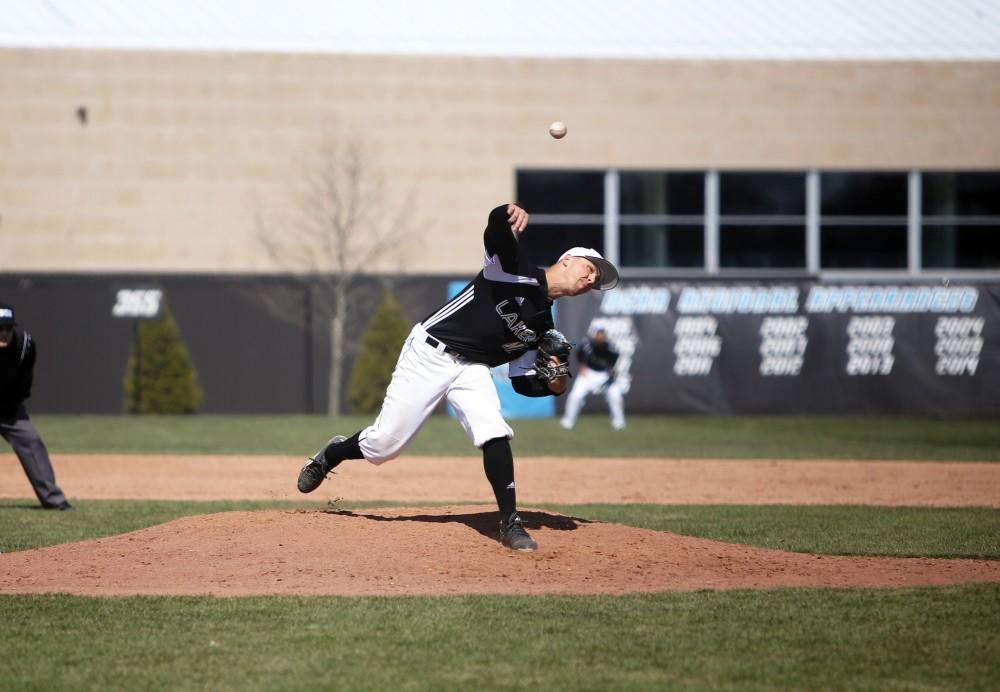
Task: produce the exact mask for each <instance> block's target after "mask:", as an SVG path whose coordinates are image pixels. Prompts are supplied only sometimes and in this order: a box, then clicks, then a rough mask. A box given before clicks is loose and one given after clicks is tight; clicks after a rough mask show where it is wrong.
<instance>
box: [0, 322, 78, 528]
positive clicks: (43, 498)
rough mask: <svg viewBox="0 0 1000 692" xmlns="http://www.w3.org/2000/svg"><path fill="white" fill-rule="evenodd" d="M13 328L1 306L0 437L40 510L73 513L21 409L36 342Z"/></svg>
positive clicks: (27, 392) (28, 392)
mask: <svg viewBox="0 0 1000 692" xmlns="http://www.w3.org/2000/svg"><path fill="white" fill-rule="evenodd" d="M16 327H17V322H15V321H14V308H12V307H11V306H9V305H6V304H4V303H0V435H3V439H5V440H7V442H9V443H10V446H11V447H13V448H14V454H16V455H17V458H18V459H19V460H20V461H21V466H22V468H24V472H25V473H26V474H27V475H28V480H29V481H31V487H32V488H34V490H35V495H37V496H38V500H39V502H41V503H42V507H44V508H45V509H58V510H61V511H66V510H69V509H73V506H72V505H71V504H70V503H69V502H67V501H66V496H65V495H63V491H62V490H60V489H59V486H58V485H56V477H55V474H54V473H53V471H52V462H51V461H49V452H48V450H47V449H46V448H45V443H44V442H42V438H41V437H40V436H39V435H38V430H36V429H35V425H34V423H32V422H31V418H29V417H28V410H27V409H26V408H24V400H25V399H27V398H28V397H30V396H31V383H32V380H33V378H34V370H35V340H34V339H32V338H31V334H29V333H28V332H27V331H25V330H24V329H17V328H16Z"/></svg>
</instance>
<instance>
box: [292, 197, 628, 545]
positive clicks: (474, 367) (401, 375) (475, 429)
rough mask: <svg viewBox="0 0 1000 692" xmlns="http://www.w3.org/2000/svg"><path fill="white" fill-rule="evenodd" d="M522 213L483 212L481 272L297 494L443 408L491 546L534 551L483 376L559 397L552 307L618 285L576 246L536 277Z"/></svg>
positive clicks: (561, 350) (409, 434)
mask: <svg viewBox="0 0 1000 692" xmlns="http://www.w3.org/2000/svg"><path fill="white" fill-rule="evenodd" d="M527 226H528V214H527V213H526V212H525V211H524V210H523V209H521V208H520V207H518V206H516V205H514V204H507V205H501V206H499V207H497V208H496V209H494V210H493V211H492V212H490V215H489V220H488V222H487V226H486V231H485V232H484V233H483V242H484V245H485V256H484V258H483V269H482V271H481V272H479V274H477V275H476V277H475V278H474V279H473V280H472V281H471V282H470V283H469V284H468V285H467V286H466V287H465V288H464V289H462V291H460V292H459V293H458V295H456V296H455V297H454V298H452V299H451V300H450V301H448V302H447V303H445V304H444V305H443V306H442V307H441V308H439V309H438V310H436V311H434V312H433V313H431V314H430V315H428V316H427V317H426V318H425V319H424V320H423V321H422V322H420V323H419V324H417V325H416V326H415V327H414V328H413V330H412V331H411V332H410V335H409V336H408V337H407V339H406V342H405V343H404V344H403V349H402V351H401V352H400V355H399V360H398V361H397V363H396V369H395V370H394V371H393V374H392V380H391V381H390V383H389V387H388V389H387V390H386V393H385V400H384V401H383V402H382V410H381V411H380V412H379V415H378V417H377V418H376V419H375V422H374V423H372V424H371V425H370V426H368V427H367V428H364V429H363V430H360V431H358V432H357V433H355V434H354V435H352V436H351V437H350V438H345V437H343V436H340V435H338V436H336V437H334V438H333V439H331V440H330V441H329V442H328V443H327V445H326V446H325V447H324V448H323V449H321V450H320V451H319V452H317V453H316V455H315V456H314V457H313V458H312V459H310V461H309V463H307V464H306V465H305V466H304V467H302V470H301V471H300V472H299V480H298V488H299V490H300V491H301V492H303V493H308V492H312V491H313V490H315V489H316V488H318V487H319V486H320V484H321V483H322V482H323V479H324V478H325V477H326V474H327V473H328V472H329V471H330V470H331V469H333V468H334V467H336V466H337V465H338V464H340V463H341V462H342V461H344V460H345V459H362V458H363V459H367V460H368V461H369V462H371V463H373V464H381V463H383V462H386V461H389V460H390V459H393V458H395V457H397V456H399V454H400V453H401V452H402V451H403V450H404V449H405V448H406V446H407V445H408V444H409V443H410V441H411V440H412V439H413V437H414V436H415V435H416V434H417V432H418V431H419V430H420V427H421V426H422V425H423V424H424V421H426V420H427V417H428V416H430V415H431V413H433V411H434V409H435V408H436V407H437V406H438V404H440V402H441V401H442V400H446V401H447V402H448V403H449V404H451V405H452V407H453V408H454V409H455V412H456V413H457V415H458V420H459V422H460V423H461V425H462V427H463V428H464V429H465V432H466V434H468V436H469V438H470V439H471V440H472V443H473V444H474V445H475V446H476V447H479V448H480V449H482V450H483V467H484V469H485V471H486V477H487V479H488V480H489V482H490V485H492V486H493V493H494V495H495V496H496V501H497V506H498V507H499V509H500V540H501V542H502V543H503V545H505V546H507V547H509V548H511V549H514V550H521V551H533V550H535V549H537V547H538V546H537V544H536V543H535V541H534V540H532V538H531V537H530V536H529V535H528V533H527V531H525V530H524V526H523V525H522V522H521V518H520V516H518V514H517V501H516V496H515V492H514V458H513V454H512V452H511V448H510V438H511V437H513V436H514V433H513V431H512V430H511V428H510V426H509V425H507V423H506V421H505V420H504V419H503V416H502V415H501V412H500V398H499V396H498V395H497V391H496V386H495V385H494V384H493V378H492V376H491V374H490V368H492V367H496V366H497V365H501V364H503V363H510V366H509V370H510V378H511V383H512V384H513V387H514V390H515V391H516V392H518V393H519V394H523V395H524V396H551V395H558V394H562V393H563V392H564V391H565V390H566V384H567V378H568V374H569V366H568V364H567V363H566V360H567V357H568V354H569V344H568V343H567V342H566V340H565V338H564V337H563V336H562V335H561V334H559V332H557V331H555V330H554V329H553V327H554V325H553V320H552V301H554V300H556V299H558V298H562V297H565V296H576V295H580V294H583V293H586V292H587V291H589V290H591V289H592V288H596V289H599V290H606V289H610V288H614V287H615V286H616V285H617V283H618V270H617V269H615V267H614V265H612V264H611V263H610V262H608V261H607V260H605V259H604V258H603V257H601V255H600V254H599V253H598V252H597V251H596V250H593V249H590V248H583V247H575V248H571V249H570V250H567V251H566V252H565V253H563V255H562V256H561V257H560V258H559V260H558V261H557V262H556V263H555V264H553V265H552V266H550V267H548V268H547V269H541V268H539V267H536V266H534V265H533V264H531V262H529V261H528V259H527V258H526V257H525V256H524V254H523V253H522V252H521V251H520V246H519V242H518V239H519V237H520V235H521V234H522V233H523V232H524V230H525V229H526V228H527Z"/></svg>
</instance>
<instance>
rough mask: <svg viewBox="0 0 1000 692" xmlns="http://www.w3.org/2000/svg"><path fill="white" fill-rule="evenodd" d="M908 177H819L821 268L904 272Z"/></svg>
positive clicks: (848, 174) (874, 174) (896, 174)
mask: <svg viewBox="0 0 1000 692" xmlns="http://www.w3.org/2000/svg"><path fill="white" fill-rule="evenodd" d="M908 198H909V196H908V182H907V174H906V173H899V172H893V173H883V172H836V173H821V174H820V210H819V213H820V267H821V268H822V269H905V268H906V266H907V264H906V263H907V251H906V250H907V208H908V206H907V205H908V201H907V200H908Z"/></svg>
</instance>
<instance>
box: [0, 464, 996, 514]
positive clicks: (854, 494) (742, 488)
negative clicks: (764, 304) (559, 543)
mask: <svg viewBox="0 0 1000 692" xmlns="http://www.w3.org/2000/svg"><path fill="white" fill-rule="evenodd" d="M302 463H303V460H302V459H301V458H299V457H287V456H264V455H257V456H243V455H231V456H221V455H208V456H198V455H176V456H171V455H134V454H58V455H54V464H55V468H56V475H57V480H58V481H59V483H60V485H61V486H62V487H63V489H64V490H65V491H66V493H67V495H68V496H69V497H70V498H78V499H116V498H128V499H159V500H300V499H309V500H316V501H320V502H322V501H327V500H336V499H344V500H348V501H353V502H369V501H375V500H394V501H399V502H409V503H414V504H419V503H425V502H442V501H444V502H490V501H492V499H493V498H492V493H491V490H490V487H489V484H488V483H487V482H486V480H485V478H484V476H483V470H482V461H481V460H480V459H479V458H476V457H419V456H408V457H402V458H400V459H397V460H395V461H393V462H390V463H388V464H384V465H382V466H379V467H374V466H372V465H371V464H368V463H365V462H363V461H355V462H348V463H345V464H342V465H341V466H340V467H339V468H338V469H337V472H336V474H334V475H332V476H331V478H330V480H328V481H327V482H326V483H325V484H324V485H323V486H321V487H320V489H319V490H318V491H316V492H315V493H313V494H311V495H309V496H307V497H306V496H302V495H300V494H299V493H298V492H297V490H296V489H295V479H296V476H297V473H298V469H299V468H300V466H301V465H302ZM516 480H517V487H518V497H519V499H520V500H521V501H522V502H524V503H540V502H552V503H563V504H586V503H652V504H756V505H775V504H795V505H831V504H851V505H877V506H890V507H891V506H913V507H993V508H997V507H1000V464H988V463H969V462H949V463H939V462H926V461H921V462H900V461H882V462H871V461H824V460H812V461H802V460H731V459H718V460H711V459H697V460H684V459H645V458H624V459H603V458H585V459H579V458H567V457H524V458H519V459H517V461H516ZM30 492H31V491H30V487H29V486H28V483H27V480H26V479H25V477H24V474H23V472H22V471H21V468H20V466H19V464H18V463H17V460H16V459H15V457H14V456H13V455H12V454H3V455H0V497H3V498H27V497H30Z"/></svg>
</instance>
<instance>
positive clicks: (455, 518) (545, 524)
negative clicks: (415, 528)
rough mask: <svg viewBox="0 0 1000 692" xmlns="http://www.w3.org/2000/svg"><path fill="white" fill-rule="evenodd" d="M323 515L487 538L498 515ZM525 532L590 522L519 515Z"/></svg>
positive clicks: (342, 511) (494, 528) (540, 514)
mask: <svg viewBox="0 0 1000 692" xmlns="http://www.w3.org/2000/svg"><path fill="white" fill-rule="evenodd" d="M323 513H324V514H336V515H338V516H342V517H352V518H356V519H368V520H370V521H419V522H426V523H428V524H464V525H466V526H468V527H469V528H470V529H473V530H474V531H477V532H479V533H480V534H482V535H483V536H486V537H488V538H496V536H497V531H498V528H499V514H498V512H496V511H495V510H494V511H490V512H476V513H475V514H411V515H407V516H385V515H383V514H376V513H374V512H364V511H352V510H349V509H327V510H323ZM518 514H520V515H521V521H522V522H524V527H525V528H526V529H541V528H544V529H554V530H556V531H576V529H577V527H578V526H579V525H580V524H590V523H592V522H591V521H590V520H589V519H581V518H579V517H567V516H563V515H561V514H549V513H548V512H518Z"/></svg>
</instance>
